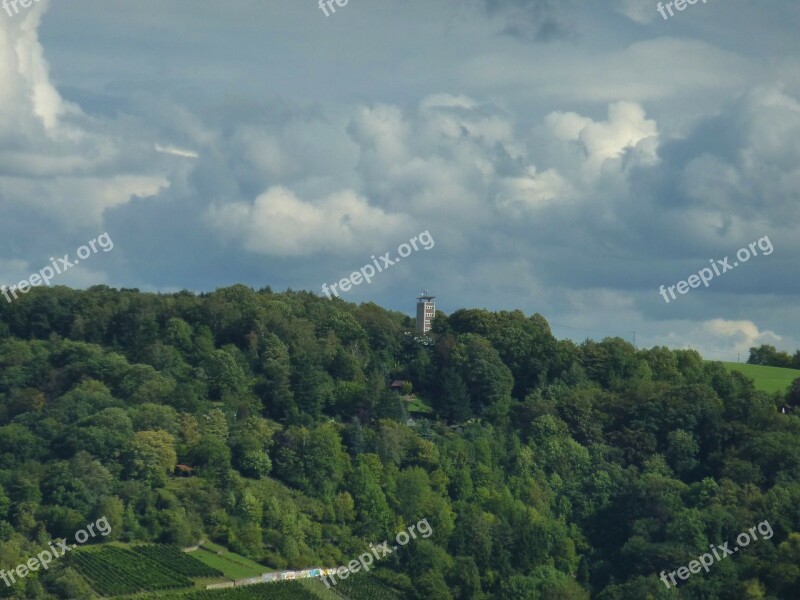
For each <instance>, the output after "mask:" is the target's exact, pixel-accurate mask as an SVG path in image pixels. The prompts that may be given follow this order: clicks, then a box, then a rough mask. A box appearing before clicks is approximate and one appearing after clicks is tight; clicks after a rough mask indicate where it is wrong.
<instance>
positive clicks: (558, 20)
mask: <svg viewBox="0 0 800 600" xmlns="http://www.w3.org/2000/svg"><path fill="white" fill-rule="evenodd" d="M482 1H483V3H484V5H485V8H486V12H487V13H488V14H489V15H490V16H492V17H500V18H502V20H503V22H504V24H503V28H502V33H503V34H505V35H510V36H512V37H516V38H519V39H523V40H532V41H536V42H550V41H553V40H559V39H564V38H566V37H568V36H569V35H570V29H569V26H568V25H567V24H566V22H565V19H564V16H563V8H564V5H565V4H569V1H568V0H561V1H560V2H555V1H553V0H482Z"/></svg>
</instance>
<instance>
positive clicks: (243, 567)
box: [189, 543, 273, 579]
mask: <svg viewBox="0 0 800 600" xmlns="http://www.w3.org/2000/svg"><path fill="white" fill-rule="evenodd" d="M206 548H211V549H213V550H215V551H214V552H211V551H210V550H206ZM217 552H222V554H217ZM189 555H190V556H192V557H193V558H196V559H197V560H199V561H201V562H203V563H205V564H207V565H208V566H209V567H214V568H215V569H219V570H220V571H222V572H223V573H224V574H225V577H227V578H228V579H245V578H247V577H256V576H257V575H261V574H262V573H267V572H271V571H272V570H273V569H270V568H268V567H265V566H264V565H260V564H258V563H257V562H255V561H253V560H250V559H249V558H245V557H244V556H240V555H239V554H236V553H235V552H231V551H230V550H226V549H225V548H223V547H222V546H217V545H216V544H210V543H205V544H203V547H202V548H200V549H199V550H195V551H193V552H190V553H189Z"/></svg>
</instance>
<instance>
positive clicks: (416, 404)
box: [403, 394, 433, 414]
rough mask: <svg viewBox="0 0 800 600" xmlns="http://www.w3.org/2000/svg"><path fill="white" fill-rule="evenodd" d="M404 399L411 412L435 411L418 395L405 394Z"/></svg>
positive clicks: (425, 412) (426, 412)
mask: <svg viewBox="0 0 800 600" xmlns="http://www.w3.org/2000/svg"><path fill="white" fill-rule="evenodd" d="M403 400H404V401H405V403H406V408H407V409H408V412H410V413H424V414H428V413H433V409H432V408H431V407H430V406H428V405H427V404H426V403H425V401H424V400H423V399H422V398H420V397H419V396H417V395H414V394H411V395H410V396H404V397H403Z"/></svg>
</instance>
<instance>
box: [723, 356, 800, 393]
mask: <svg viewBox="0 0 800 600" xmlns="http://www.w3.org/2000/svg"><path fill="white" fill-rule="evenodd" d="M722 364H723V365H725V368H726V369H728V371H739V372H740V373H742V374H744V375H746V376H747V377H749V378H750V379H752V380H753V381H754V382H755V384H756V389H757V390H762V391H764V392H770V393H771V392H785V391H787V390H788V389H789V386H790V385H792V381H794V380H795V379H797V378H798V377H800V371H798V370H797V369H784V368H781V367H765V366H763V365H748V364H744V363H732V362H724V363H722Z"/></svg>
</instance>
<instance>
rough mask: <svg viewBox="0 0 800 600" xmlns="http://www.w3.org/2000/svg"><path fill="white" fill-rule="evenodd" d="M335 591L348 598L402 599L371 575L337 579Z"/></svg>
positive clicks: (363, 599) (358, 599) (354, 599)
mask: <svg viewBox="0 0 800 600" xmlns="http://www.w3.org/2000/svg"><path fill="white" fill-rule="evenodd" d="M335 589H336V591H337V592H338V593H339V594H341V595H342V596H344V597H345V598H347V599H348V600H402V596H401V595H400V594H399V593H398V592H396V591H394V590H393V589H391V588H390V587H387V586H385V585H384V584H382V583H381V582H380V581H378V580H377V579H375V578H374V577H371V576H365V575H361V574H359V575H356V576H350V577H349V578H347V579H345V580H341V581H338V582H337V584H336V588H335Z"/></svg>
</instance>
